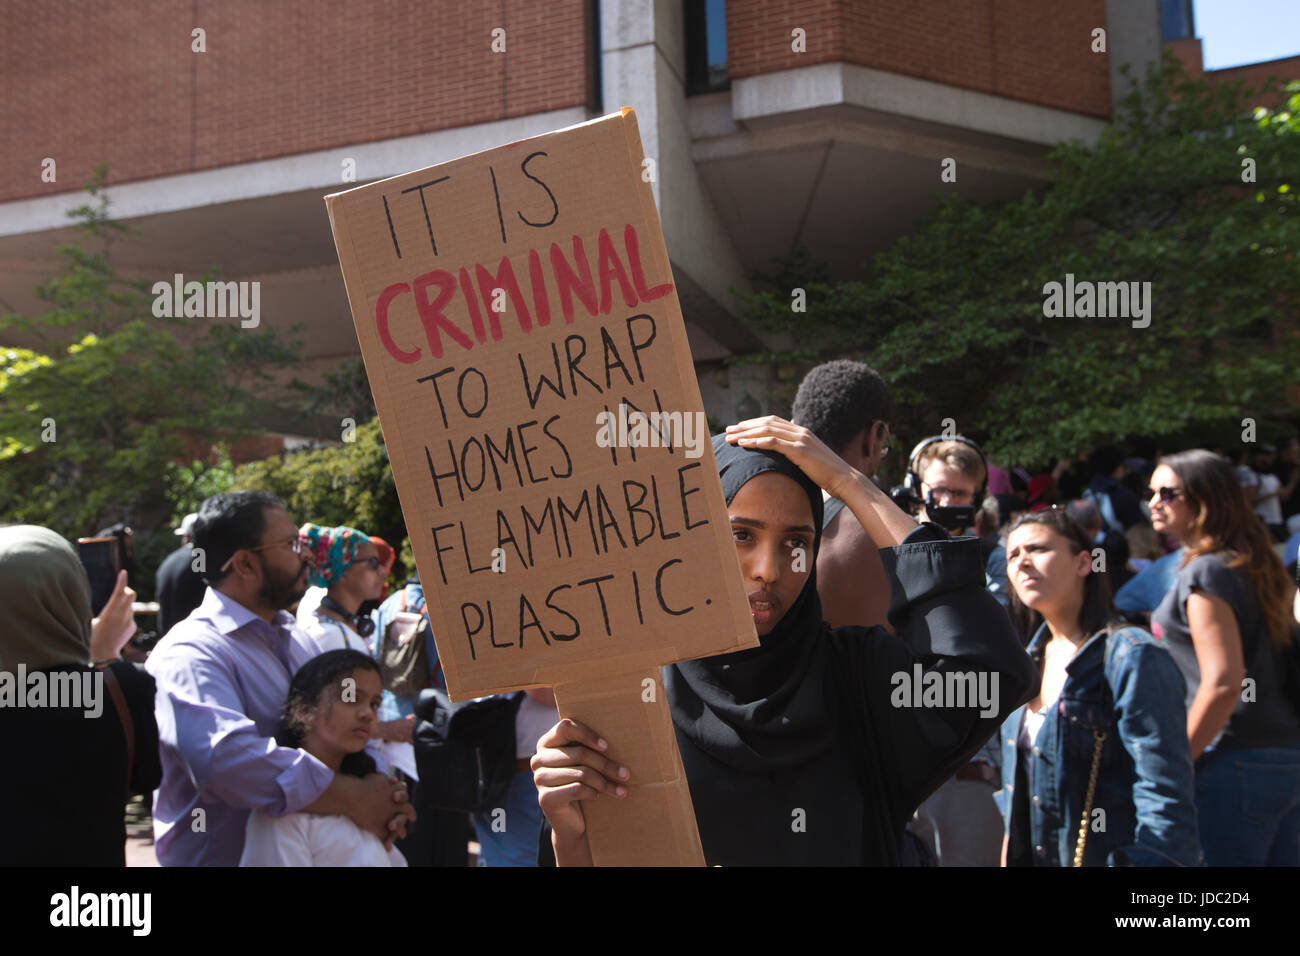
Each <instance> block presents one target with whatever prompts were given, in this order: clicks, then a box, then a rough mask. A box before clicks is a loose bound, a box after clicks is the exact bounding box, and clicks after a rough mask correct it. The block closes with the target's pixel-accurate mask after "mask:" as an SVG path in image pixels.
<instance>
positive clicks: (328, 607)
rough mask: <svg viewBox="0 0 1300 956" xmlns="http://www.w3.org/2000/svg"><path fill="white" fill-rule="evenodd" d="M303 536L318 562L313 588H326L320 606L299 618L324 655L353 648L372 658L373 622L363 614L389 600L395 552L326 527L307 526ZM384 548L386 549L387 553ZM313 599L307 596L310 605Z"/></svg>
mask: <svg viewBox="0 0 1300 956" xmlns="http://www.w3.org/2000/svg"><path fill="white" fill-rule="evenodd" d="M298 533H299V535H300V536H301V537H302V539H303V541H304V542H305V543H306V546H307V548H308V550H309V551H310V553H311V555H312V557H313V558H314V560H315V563H316V566H315V569H314V570H313V571H312V575H311V583H312V584H313V585H314V586H316V587H317V588H324V589H325V591H324V593H323V594H320V597H319V602H320V603H319V604H316V605H315V606H314V607H311V608H310V610H308V611H307V613H303V611H302V610H300V611H299V614H298V623H299V624H300V625H302V628H303V630H305V631H306V632H307V633H308V634H310V635H311V636H312V637H314V638H315V639H316V643H317V644H319V645H320V649H321V650H322V651H334V650H340V649H348V650H354V651H361V652H362V653H365V654H369V653H370V647H369V646H368V644H367V639H368V638H369V637H370V635H371V634H372V633H373V632H374V627H375V625H374V622H373V621H372V620H371V619H370V617H369V615H363V614H361V613H359V612H360V609H361V605H362V604H364V603H365V602H366V601H378V600H380V599H381V598H382V597H383V596H384V581H385V579H387V577H388V569H389V568H390V567H391V566H392V563H393V549H392V548H390V547H389V546H388V545H387V544H385V543H384V542H383V541H381V540H380V539H378V538H371V537H370V536H368V535H366V534H365V533H363V532H361V531H358V530H357V529H356V528H348V527H345V526H343V525H340V526H339V527H337V528H325V527H322V526H320V525H317V524H305V525H303V526H302V528H301V529H300V530H299V532H298ZM380 545H383V548H382V551H381V548H380ZM311 596H312V595H310V594H306V595H303V604H308V599H309V598H310V597H311Z"/></svg>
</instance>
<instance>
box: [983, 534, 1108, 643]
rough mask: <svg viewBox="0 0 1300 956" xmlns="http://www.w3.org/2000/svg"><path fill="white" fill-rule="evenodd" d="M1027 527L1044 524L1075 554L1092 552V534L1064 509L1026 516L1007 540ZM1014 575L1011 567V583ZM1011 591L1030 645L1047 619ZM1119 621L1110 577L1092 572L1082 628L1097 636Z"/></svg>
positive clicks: (1017, 620) (1022, 636) (1022, 635)
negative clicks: (1062, 539) (1063, 540)
mask: <svg viewBox="0 0 1300 956" xmlns="http://www.w3.org/2000/svg"><path fill="white" fill-rule="evenodd" d="M1027 524H1041V525H1042V526H1043V527H1045V528H1048V529H1049V530H1051V531H1054V532H1056V533H1057V534H1059V535H1060V536H1061V537H1062V538H1064V539H1065V540H1066V541H1067V542H1069V545H1070V553H1071V554H1078V553H1079V552H1080V551H1088V552H1091V551H1092V548H1093V543H1092V541H1090V540H1089V539H1088V533H1087V532H1086V531H1084V530H1083V528H1082V527H1081V526H1080V525H1079V523H1078V522H1077V521H1075V520H1074V519H1073V518H1071V517H1070V515H1069V514H1068V513H1067V512H1066V510H1065V509H1064V508H1052V509H1051V510H1049V511H1035V512H1033V513H1032V514H1027V515H1025V516H1024V517H1023V518H1021V519H1020V520H1019V521H1017V522H1016V523H1015V524H1013V525H1012V526H1011V529H1010V530H1009V531H1008V532H1007V541H1008V542H1010V540H1011V533H1012V532H1013V531H1015V530H1016V529H1017V528H1021V527H1023V526H1025V525H1027ZM1010 575H1011V569H1010V567H1008V568H1007V579H1008V584H1010ZM1008 590H1009V591H1010V592H1011V608H1010V611H1011V620H1012V621H1013V622H1014V623H1015V625H1016V627H1017V628H1018V629H1019V631H1020V642H1021V644H1024V645H1028V644H1029V642H1030V640H1032V639H1033V636H1034V634H1035V633H1037V631H1038V628H1039V627H1041V626H1042V623H1043V616H1042V615H1041V614H1039V613H1038V612H1037V611H1035V610H1034V609H1033V608H1031V607H1029V606H1028V605H1026V604H1024V603H1023V602H1022V601H1021V600H1020V595H1018V594H1017V593H1016V589H1015V586H1014V585H1011V586H1010V587H1009V588H1008ZM1118 618H1119V615H1118V614H1117V613H1116V612H1115V604H1114V602H1113V601H1112V599H1111V587H1110V575H1109V574H1105V573H1100V572H1097V571H1089V572H1088V576H1087V577H1086V578H1084V579H1083V604H1082V606H1080V608H1079V626H1080V627H1081V628H1082V629H1083V631H1084V633H1085V634H1095V633H1096V632H1097V631H1100V630H1101V629H1102V628H1104V627H1106V626H1107V625H1109V624H1112V623H1115V622H1117V621H1118Z"/></svg>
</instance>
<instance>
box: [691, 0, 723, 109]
mask: <svg viewBox="0 0 1300 956" xmlns="http://www.w3.org/2000/svg"><path fill="white" fill-rule="evenodd" d="M684 6H685V10H686V94H687V95H688V96H693V95H694V94H696V93H713V92H715V91H717V90H725V89H727V87H728V86H729V85H730V84H729V82H728V80H727V4H726V2H725V0H685V3H684Z"/></svg>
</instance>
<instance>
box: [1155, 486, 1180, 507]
mask: <svg viewBox="0 0 1300 956" xmlns="http://www.w3.org/2000/svg"><path fill="white" fill-rule="evenodd" d="M1156 495H1159V496H1160V503H1161V504H1165V505H1168V504H1173V503H1174V502H1175V501H1176V500H1178V499H1179V498H1181V497H1182V496H1183V493H1182V492H1181V491H1179V490H1178V489H1177V488H1148V489H1147V497H1148V498H1154V497H1155V496H1156Z"/></svg>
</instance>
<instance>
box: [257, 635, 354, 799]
mask: <svg viewBox="0 0 1300 956" xmlns="http://www.w3.org/2000/svg"><path fill="white" fill-rule="evenodd" d="M358 670H369V671H374V672H375V673H376V674H378V673H379V665H378V664H376V663H375V662H374V660H372V659H371V658H370V657H369V656H368V655H366V654H362V653H361V652H360V651H354V650H350V649H347V650H338V651H326V652H325V653H324V654H321V655H320V656H319V657H313V658H312V659H311V660H309V661H308V662H307V663H306V664H303V665H302V667H300V668H298V673H296V674H294V675H293V680H292V681H291V682H290V683H289V699H288V700H286V701H285V702H284V712H283V713H282V714H281V715H280V725H279V726H278V727H277V728H276V731H275V742H276V743H277V744H279V745H280V746H281V747H295V748H297V749H299V750H301V749H302V742H303V738H304V737H306V736H307V726H306V725H305V724H304V723H303V720H302V712H303V711H304V710H316V711H317V712H319V710H320V708H321V706H322V705H323V704H324V701H325V694H326V693H327V692H328V691H330V690H331V689H333V688H337V687H340V686H341V685H342V683H343V679H344V678H345V677H348V676H349V675H350V674H351V673H352V672H353V671H358ZM375 770H376V767H375V761H374V760H373V759H372V758H371V756H370V755H369V754H368V753H366V752H365V751H364V750H361V751H358V752H356V753H354V754H345V755H344V757H343V762H342V763H341V764H340V765H339V772H340V773H346V774H351V775H352V776H354V777H364V776H365V775H366V774H369V773H374V772H375Z"/></svg>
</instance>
